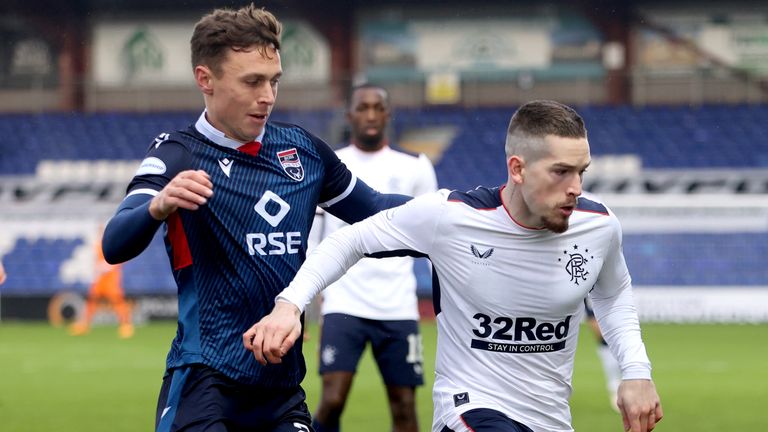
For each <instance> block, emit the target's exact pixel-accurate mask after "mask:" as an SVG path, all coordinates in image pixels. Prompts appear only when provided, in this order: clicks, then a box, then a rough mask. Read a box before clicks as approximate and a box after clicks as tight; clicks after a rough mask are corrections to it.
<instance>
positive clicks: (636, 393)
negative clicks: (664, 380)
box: [617, 379, 664, 432]
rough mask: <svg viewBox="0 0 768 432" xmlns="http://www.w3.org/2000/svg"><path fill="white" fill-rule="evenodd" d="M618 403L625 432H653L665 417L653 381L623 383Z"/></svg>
mask: <svg viewBox="0 0 768 432" xmlns="http://www.w3.org/2000/svg"><path fill="white" fill-rule="evenodd" d="M617 402H618V405H619V410H620V411H621V417H622V419H623V420H624V430H625V431H631V432H649V431H652V430H653V428H655V427H656V423H658V422H660V421H661V418H662V417H663V416H664V412H663V411H662V409H661V401H660V399H659V395H658V394H657V393H656V386H655V385H654V384H653V381H651V380H645V379H636V380H624V381H622V382H621V385H620V386H619V394H618V401H617Z"/></svg>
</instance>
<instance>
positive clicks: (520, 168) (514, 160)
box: [507, 155, 525, 184]
mask: <svg viewBox="0 0 768 432" xmlns="http://www.w3.org/2000/svg"><path fill="white" fill-rule="evenodd" d="M524 171H525V159H523V158H522V157H521V156H516V155H513V156H510V157H509V159H507V174H508V175H509V178H510V179H511V180H512V181H513V182H515V183H516V184H521V183H522V182H523V172H524Z"/></svg>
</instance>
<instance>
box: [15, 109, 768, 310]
mask: <svg viewBox="0 0 768 432" xmlns="http://www.w3.org/2000/svg"><path fill="white" fill-rule="evenodd" d="M579 110H580V112H581V113H583V116H584V117H585V119H586V121H587V124H588V125H590V140H591V142H592V143H593V149H594V150H593V154H594V156H601V155H607V156H610V155H619V156H621V155H634V156H636V157H637V158H638V159H639V161H640V164H641V165H642V168H643V169H672V170H681V169H689V170H690V169H701V168H710V169H711V168H766V167H768V146H766V145H765V139H766V134H767V133H766V131H765V128H764V127H763V126H762V125H765V124H768V106H764V105H715V106H703V107H685V106H675V107H665V106H658V107H592V106H585V107H580V108H579ZM511 112H512V108H478V109H459V108H433V109H402V110H398V111H396V113H395V118H394V122H393V128H394V133H395V136H401V135H403V134H405V133H406V132H408V131H410V130H417V129H419V128H428V127H434V126H444V125H449V126H451V127H454V128H456V133H455V134H454V135H453V139H452V141H451V142H450V143H448V145H447V146H446V147H445V150H444V152H443V153H442V155H440V159H439V161H438V163H437V164H436V171H437V175H438V180H439V182H440V185H441V186H442V187H447V188H451V189H464V190H466V189H472V188H474V187H475V186H476V185H479V184H485V185H488V184H501V183H503V182H504V181H505V178H506V175H505V170H504V167H503V166H498V160H499V153H500V152H502V151H503V150H502V149H501V147H500V145H499V144H500V143H501V142H503V141H504V131H505V129H506V125H507V122H508V121H509V115H510V113H511ZM197 115H198V113H190V112H176V113H151V114H129V113H125V114H117V113H106V114H35V115H9V116H2V117H0V136H2V137H3V139H2V140H0V151H2V154H3V157H2V158H0V172H2V174H3V176H11V177H13V176H15V177H29V178H31V179H35V181H40V182H42V183H56V182H71V181H74V182H78V181H79V182H83V181H88V180H89V179H90V180H99V181H112V182H115V183H120V184H123V185H121V186H120V187H121V188H122V187H124V183H125V182H127V180H128V179H129V178H130V175H131V170H132V169H133V168H132V167H133V166H135V165H134V164H135V163H136V161H137V160H138V159H140V158H141V156H142V155H143V153H144V152H145V150H146V146H148V145H149V144H150V143H151V142H152V140H153V138H154V136H155V134H157V133H158V131H163V130H172V129H177V128H179V127H184V126H185V125H187V124H189V123H191V122H192V121H194V120H195V118H196V116H197ZM338 116H339V113H338V112H334V111H330V110H327V111H300V112H288V111H284V112H276V113H275V115H274V118H275V119H277V120H282V121H289V122H295V123H298V124H302V125H304V126H305V127H306V128H307V129H309V130H311V131H312V132H314V133H316V134H317V135H320V136H322V137H329V136H334V132H335V131H333V130H331V128H332V126H333V125H335V124H338V122H336V119H337V118H338ZM40 129H44V130H46V131H47V132H46V134H44V135H41V134H39V133H35V132H36V131H37V130H40ZM329 140H330V139H329ZM724 143H727V145H726V144H724ZM52 159H54V160H57V161H56V162H52V161H51V160H52ZM115 161H117V162H115ZM120 161H122V162H123V164H122V165H120V164H119V163H118V162H120ZM635 168H637V167H635ZM118 192H119V191H118ZM118 195H119V194H118ZM113 198H114V197H113ZM117 199H119V197H117ZM110 208H113V207H112V206H111V205H110ZM11 236H12V238H13V239H14V240H15V244H13V245H10V247H9V245H6V247H5V249H6V251H5V260H6V262H7V267H10V268H13V269H14V272H13V274H12V276H11V277H10V278H9V281H8V284H7V287H4V291H5V292H6V293H9V292H12V293H20V292H28V293H37V292H41V291H47V292H55V291H58V290H62V289H69V290H81V291H85V289H86V286H87V284H86V283H85V281H84V280H83V279H82V278H81V279H78V277H76V276H66V272H65V271H64V270H62V269H63V268H64V267H65V263H66V262H68V261H71V260H72V259H75V260H77V258H76V255H77V254H76V253H75V252H76V250H77V247H78V246H79V245H81V244H83V243H85V242H86V239H85V238H77V235H75V237H74V238H72V236H70V237H67V238H57V237H55V236H54V237H46V235H45V234H43V235H42V237H39V238H31V237H29V236H28V235H27V234H25V233H17V234H14V233H11ZM766 237H768V235H766V233H760V234H757V235H756V234H755V233H741V234H739V233H737V234H736V235H725V234H718V233H682V234H681V233H678V234H670V233H659V234H650V235H648V234H646V233H643V234H632V233H631V232H628V233H627V236H626V240H625V253H626V256H627V260H628V262H629V265H630V268H634V269H642V271H635V273H634V274H635V282H636V283H637V284H639V285H682V286H692V285H695V286H708V285H713V286H717V285H743V286H749V285H759V284H764V283H765V280H768V270H766V268H765V266H764V265H763V263H761V259H762V257H765V256H766V246H765V245H766V244H768V242H767V241H766V240H768V238H766ZM14 240H12V241H14ZM712 245H717V247H716V248H713V247H712ZM87 259H88V258H85V257H84V258H82V260H83V261H86V260H87ZM131 269H136V270H137V271H131ZM139 269H141V270H140V271H139ZM417 270H418V271H419V272H422V273H423V272H427V271H428V270H427V269H426V268H422V267H420V268H419V269H417ZM69 273H73V274H75V275H76V274H78V271H77V270H76V269H75V270H69ZM80 273H85V272H84V271H82V272H80ZM62 275H64V276H62ZM419 280H420V281H422V285H428V282H429V277H428V275H427V274H420V277H419ZM125 286H126V291H127V293H128V294H129V295H132V294H139V293H153V292H164V293H173V292H174V284H173V280H172V278H171V276H170V272H169V271H168V264H167V259H166V258H165V251H164V246H163V244H162V241H161V240H160V239H159V237H158V238H157V239H155V241H154V242H153V244H152V247H150V249H149V250H148V251H147V252H146V253H145V254H143V255H142V256H141V257H139V258H137V259H136V260H134V261H132V262H130V263H128V264H127V271H126V272H125ZM422 294H424V295H427V294H428V293H426V292H422Z"/></svg>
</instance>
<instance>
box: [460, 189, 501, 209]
mask: <svg viewBox="0 0 768 432" xmlns="http://www.w3.org/2000/svg"><path fill="white" fill-rule="evenodd" d="M500 191H501V188H500V187H495V188H488V187H484V186H478V187H477V188H475V189H473V190H471V191H468V192H459V191H453V192H451V193H450V194H449V195H448V201H453V202H462V203H464V204H466V205H468V206H470V207H472V208H474V209H477V210H484V209H495V208H497V207H499V206H500V205H501V192H500Z"/></svg>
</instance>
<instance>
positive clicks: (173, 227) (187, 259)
mask: <svg viewBox="0 0 768 432" xmlns="http://www.w3.org/2000/svg"><path fill="white" fill-rule="evenodd" d="M166 223H167V224H168V240H169V241H170V242H171V253H172V254H173V263H172V265H173V269H174V270H179V269H183V268H184V267H188V266H191V265H192V253H191V252H190V251H189V242H187V234H186V233H185V232H184V225H182V223H181V216H179V213H178V212H173V213H171V215H170V216H168V220H166Z"/></svg>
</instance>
